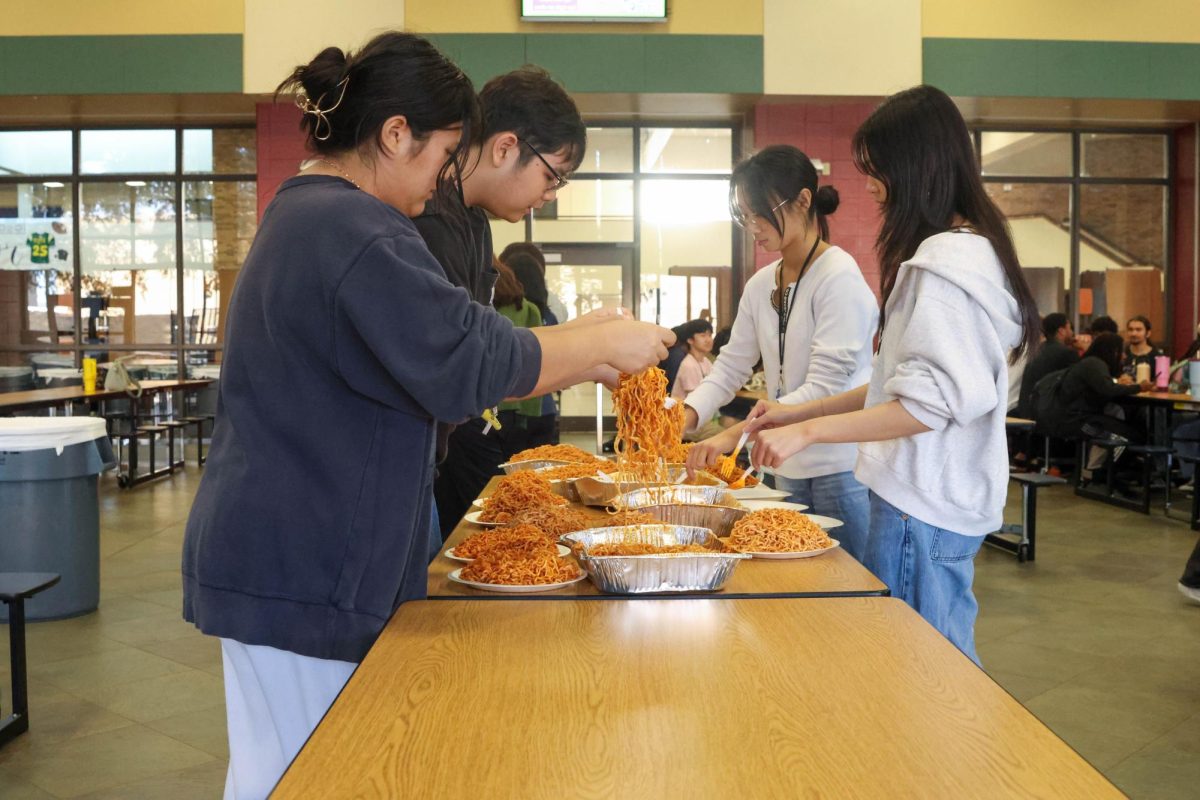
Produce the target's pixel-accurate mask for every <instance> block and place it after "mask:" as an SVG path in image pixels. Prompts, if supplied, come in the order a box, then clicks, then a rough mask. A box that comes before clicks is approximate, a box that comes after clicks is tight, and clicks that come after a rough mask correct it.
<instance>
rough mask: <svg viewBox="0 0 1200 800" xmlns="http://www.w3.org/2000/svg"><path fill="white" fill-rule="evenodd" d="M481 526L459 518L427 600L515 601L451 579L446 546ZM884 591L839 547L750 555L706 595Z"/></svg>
mask: <svg viewBox="0 0 1200 800" xmlns="http://www.w3.org/2000/svg"><path fill="white" fill-rule="evenodd" d="M498 480H499V478H493V479H492V480H491V481H489V482H488V485H487V487H486V488H485V489H484V490H483V493H482V495H481V496H482V497H487V496H488V495H489V494H491V493H492V490H493V489H494V488H495V485H496V482H497V481H498ZM574 508H576V509H577V510H579V511H582V512H583V513H584V514H586V515H587V516H589V517H591V518H592V519H596V520H603V519H604V518H606V517H607V516H608V512H607V511H605V510H604V509H602V508H588V507H586V506H580V505H577V504H576V505H575V506H574ZM482 530H484V528H483V527H481V526H479V525H472V524H471V523H469V522H467V521H466V520H460V521H459V523H458V525H457V526H456V527H455V528H454V532H453V533H452V534H451V536H450V538H449V539H447V540H446V543H445V545H443V546H442V553H441V554H440V555H438V557H437V558H435V559H434V560H433V563H432V564H430V565H429V587H428V592H429V598H430V599H431V600H434V599H458V600H463V599H473V600H512V599H514V595H511V594H502V593H498V592H488V591H484V590H482V589H474V588H472V587H470V586H464V585H463V584H461V583H455V582H454V581H452V580H450V573H451V572H453V571H454V570H456V569H458V568H459V567H461V566H463V563H462V562H460V561H453V560H451V559H449V558H447V557H446V555H445V552H446V550H447V549H448V548H451V547H454V546H455V545H457V544H458V543H459V542H461V541H462V540H463V539H465V538H467V537H468V536H470V535H471V534H473V533H478V532H479V531H482ZM830 534H831V535H832V536H833V537H834V538H835V539H836V538H837V530H836V529H834V530H833V531H831V532H830ZM888 593H889V592H888V587H887V585H886V584H884V583H883V581H881V580H879V578H876V577H875V576H874V575H873V574H871V573H870V572H868V571H867V569H866V568H865V567H863V566H862V565H861V564H859V563H858V562H857V561H855V560H854V558H852V557H851V556H850V555H849V554H847V553H846V551H845V550H843V549H842V548H840V547H839V548H838V549H836V550H832V551H830V552H828V553H826V554H825V555H822V556H816V557H814V558H799V559H795V560H793V561H774V560H764V559H757V558H753V559H750V560H748V561H742V562H741V563H740V564H738V565H737V568H736V569H734V571H733V575H732V577H730V579H729V582H728V583H726V584H725V588H724V589H723V590H721V591H720V592H714V593H713V594H711V595H706V596H708V597H714V598H725V599H731V598H737V597H863V596H871V595H876V596H878V595H887V594H888ZM696 596H697V595H694V594H662V595H614V594H603V593H602V592H600V590H598V589H597V588H596V587H595V585H594V584H593V583H592V582H591V581H590V580H582V581H580V582H578V583H574V584H571V585H570V586H568V587H567V588H565V589H556V590H555V591H553V592H536V593H532V594H523V595H517V596H515V597H516V598H519V599H521V600H589V599H590V600H634V599H643V600H644V599H657V600H664V599H681V598H695V597H696Z"/></svg>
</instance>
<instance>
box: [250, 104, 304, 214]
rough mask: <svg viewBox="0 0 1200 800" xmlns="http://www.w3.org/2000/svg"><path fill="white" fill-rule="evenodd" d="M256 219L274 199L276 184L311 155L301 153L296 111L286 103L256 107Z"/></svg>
mask: <svg viewBox="0 0 1200 800" xmlns="http://www.w3.org/2000/svg"><path fill="white" fill-rule="evenodd" d="M257 122H258V217H259V219H262V214H263V211H265V210H266V208H267V205H268V204H269V203H270V202H271V198H273V197H274V196H275V190H276V189H278V188H279V184H281V183H283V182H284V181H285V180H287V179H288V178H290V177H292V176H293V175H295V174H296V172H297V171H299V169H300V162H301V161H303V160H304V159H306V158H308V157H309V156H310V155H311V154H310V153H309V152H308V151H307V150H305V149H304V136H303V134H302V133H301V131H300V109H298V108H296V107H295V106H294V105H291V104H290V103H259V104H258V108H257Z"/></svg>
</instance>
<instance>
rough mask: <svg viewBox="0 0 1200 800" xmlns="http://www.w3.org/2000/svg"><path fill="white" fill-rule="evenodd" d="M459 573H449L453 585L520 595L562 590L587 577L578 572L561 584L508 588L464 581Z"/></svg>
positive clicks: (457, 570)
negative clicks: (457, 584)
mask: <svg viewBox="0 0 1200 800" xmlns="http://www.w3.org/2000/svg"><path fill="white" fill-rule="evenodd" d="M461 572H462V568H461V567H460V568H459V569H456V570H454V571H453V572H451V573H450V580H452V581H454V582H455V583H461V584H462V585H463V586H470V587H472V588H475V589H482V590H484V591H485V592H509V593H513V594H522V593H528V592H552V591H554V590H555V589H562V588H563V587H566V586H570V585H571V584H573V583H579V582H580V581H581V580H583V579H584V578H586V577H587V573H585V572H580V574H579V577H578V578H573V579H572V580H569V581H563V582H562V583H540V584H537V585H536V586H509V585H508V584H500V583H476V582H475V581H465V580H463V579H462V577H461V576H460V575H459V573H461Z"/></svg>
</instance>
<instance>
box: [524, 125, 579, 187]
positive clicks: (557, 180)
mask: <svg viewBox="0 0 1200 800" xmlns="http://www.w3.org/2000/svg"><path fill="white" fill-rule="evenodd" d="M517 141H518V142H520V143H521V144H523V145H525V146H526V147H528V148H529V150H530V152H532V153H533V154H534V155H535V156H537V157H538V161H541V162H542V163H543V164H545V165H546V169H548V170H550V174H551V175H553V176H554V185H553V186H551V187H550V188H549V189H547V190H546V191H548V192H557V191H558V190H559V189H561V188H563V187H564V186H566V185H567V184H568V183H569V181H568V180H567V179H566V178H564V177H563V176H562V175H559V174H558V170H556V169H555V168H554V167H552V166H550V162H549V161H547V160H546V158H545V156H543V155H542V154H541V153H539V152H538V150H537V148H536V147H534V146H533V145H531V144H530V143H529V142H527V141H525V140H524V139H522V138H521V137H519V136H518V137H517Z"/></svg>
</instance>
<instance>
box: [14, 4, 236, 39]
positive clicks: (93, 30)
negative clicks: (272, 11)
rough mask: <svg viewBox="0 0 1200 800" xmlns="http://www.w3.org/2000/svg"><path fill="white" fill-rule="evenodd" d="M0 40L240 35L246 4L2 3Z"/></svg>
mask: <svg viewBox="0 0 1200 800" xmlns="http://www.w3.org/2000/svg"><path fill="white" fill-rule="evenodd" d="M0 14H2V15H3V22H0V36H119V35H130V36H145V35H150V34H181V33H241V32H242V26H243V24H244V22H243V20H244V16H243V13H242V0H192V1H191V2H188V1H187V0H124V2H113V0H92V1H91V2H89V0H66V2H60V3H53V4H47V3H34V2H31V0H5V2H3V3H0Z"/></svg>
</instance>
